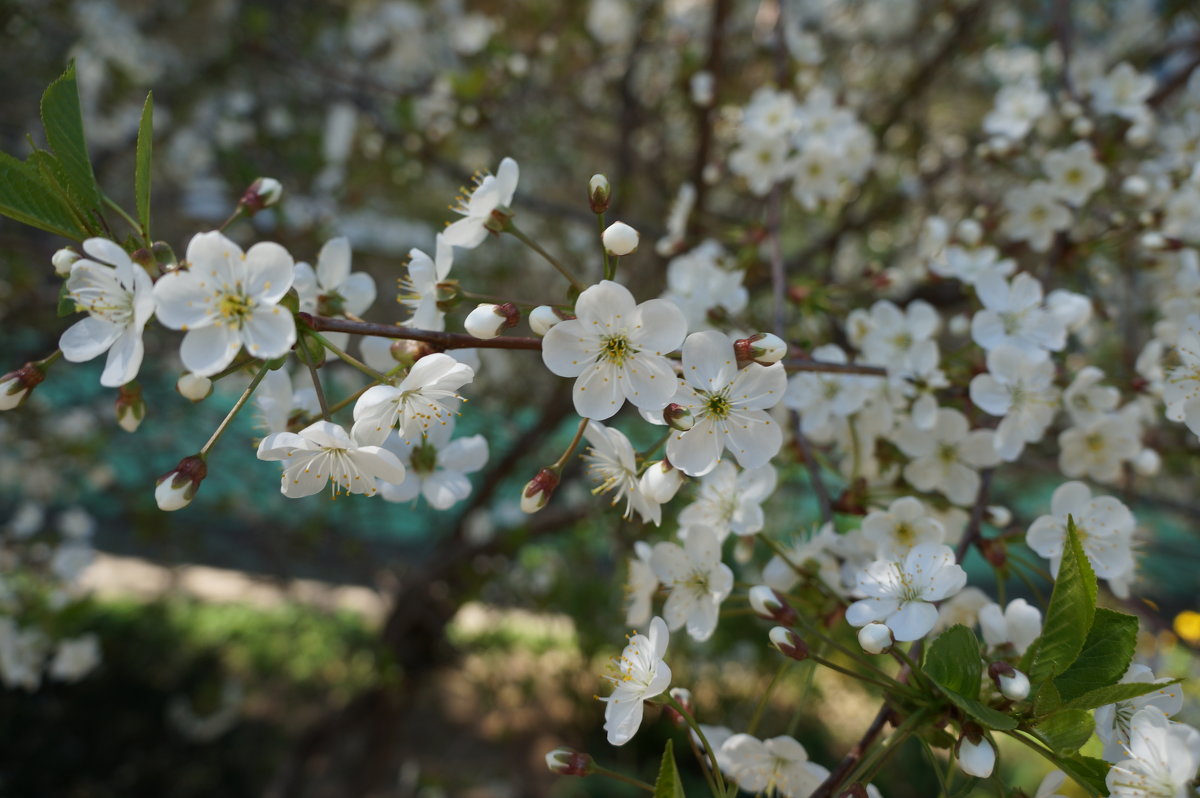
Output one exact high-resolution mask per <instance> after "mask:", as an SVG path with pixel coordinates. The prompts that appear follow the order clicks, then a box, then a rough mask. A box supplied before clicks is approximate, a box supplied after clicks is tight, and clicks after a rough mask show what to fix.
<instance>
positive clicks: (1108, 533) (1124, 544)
mask: <svg viewBox="0 0 1200 798" xmlns="http://www.w3.org/2000/svg"><path fill="white" fill-rule="evenodd" d="M1068 515H1069V516H1071V518H1072V519H1073V520H1074V522H1075V531H1076V532H1077V533H1078V535H1079V542H1080V545H1082V547H1083V553H1084V554H1085V555H1087V558H1088V561H1089V562H1091V564H1092V569H1093V570H1094V571H1095V572H1096V576H1098V577H1100V578H1101V579H1108V578H1109V577H1120V576H1122V575H1123V574H1125V573H1127V572H1129V571H1131V570H1132V569H1133V565H1134V563H1133V551H1132V542H1133V529H1134V518H1133V513H1131V512H1129V508H1128V507H1126V506H1125V505H1124V504H1122V503H1121V501H1120V499H1116V498H1114V497H1112V496H1096V497H1093V496H1092V491H1091V489H1090V488H1089V487H1088V486H1087V485H1085V484H1084V483H1082V482H1064V483H1063V484H1061V485H1059V486H1058V488H1056V489H1055V491H1054V495H1053V496H1051V497H1050V514H1049V515H1043V516H1040V517H1038V518H1037V519H1036V520H1035V521H1034V522H1033V523H1032V524H1031V525H1030V526H1029V530H1028V531H1027V532H1026V533H1025V542H1026V543H1027V544H1028V545H1029V548H1031V549H1033V550H1034V551H1036V552H1037V553H1038V554H1039V555H1040V556H1042V557H1045V558H1046V559H1048V560H1049V561H1050V572H1051V573H1052V574H1054V575H1055V576H1057V575H1058V566H1059V564H1060V563H1061V562H1062V555H1063V546H1064V545H1065V541H1066V538H1067V516H1068Z"/></svg>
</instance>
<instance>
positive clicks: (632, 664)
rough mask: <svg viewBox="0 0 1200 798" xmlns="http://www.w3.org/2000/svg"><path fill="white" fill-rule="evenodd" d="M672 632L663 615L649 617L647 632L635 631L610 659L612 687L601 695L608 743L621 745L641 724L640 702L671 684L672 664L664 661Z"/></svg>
mask: <svg viewBox="0 0 1200 798" xmlns="http://www.w3.org/2000/svg"><path fill="white" fill-rule="evenodd" d="M670 639H671V633H670V632H669V631H667V625H666V623H664V622H663V619H662V618H658V617H655V618H653V619H652V620H651V621H650V634H649V635H642V634H637V633H634V635H633V636H632V637H630V638H629V644H628V645H627V646H625V650H624V651H622V652H621V655H620V656H619V657H616V658H615V659H614V660H613V663H612V666H611V669H612V671H613V675H611V676H605V677H604V678H606V679H608V680H609V681H610V682H612V683H613V691H612V693H610V694H609V695H607V696H604V697H603V698H601V699H600V700H601V701H604V702H606V703H607V706H605V708H604V730H605V731H606V732H607V733H608V742H609V744H610V745H624V744H625V743H627V742H629V741H630V740H632V739H633V735H634V734H636V733H637V730H638V728H639V727H640V726H641V725H642V702H643V701H645V700H646V699H648V698H654V697H655V696H656V695H660V694H662V693H663V692H664V691H666V689H667V688H668V687H669V686H670V685H671V668H670V667H669V666H668V665H667V663H666V662H664V661H663V655H665V654H666V653H667V644H668V643H669V642H670Z"/></svg>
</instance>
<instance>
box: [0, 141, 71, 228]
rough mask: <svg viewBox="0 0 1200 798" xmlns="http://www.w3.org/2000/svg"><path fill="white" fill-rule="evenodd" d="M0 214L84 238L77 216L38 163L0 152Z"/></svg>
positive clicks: (37, 226) (21, 221) (31, 224)
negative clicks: (57, 192) (43, 176)
mask: <svg viewBox="0 0 1200 798" xmlns="http://www.w3.org/2000/svg"><path fill="white" fill-rule="evenodd" d="M0 214H2V215H4V216H7V217H9V218H10V219H13V220H15V221H18V222H20V223H21V224H27V225H29V226H30V227H36V228H38V229H39V230H45V231H46V232H47V233H53V234H54V235H58V236H62V237H63V238H70V239H73V240H75V241H82V240H83V239H85V238H87V231H85V230H84V229H83V228H82V227H81V226H80V224H79V222H78V220H76V218H75V217H74V215H72V213H71V211H70V209H69V208H68V207H67V205H66V204H65V203H64V202H63V201H62V200H61V199H60V198H59V197H58V195H57V194H56V192H55V190H54V189H52V188H51V187H50V186H48V185H46V182H45V181H44V180H43V179H42V176H41V174H39V173H38V170H37V168H36V167H34V166H32V165H30V164H27V163H24V162H22V161H18V160H17V159H16V158H14V157H12V156H11V155H7V154H5V153H2V152H0Z"/></svg>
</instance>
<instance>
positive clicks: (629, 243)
mask: <svg viewBox="0 0 1200 798" xmlns="http://www.w3.org/2000/svg"><path fill="white" fill-rule="evenodd" d="M600 240H601V241H602V242H603V243H604V249H605V251H607V252H608V254H609V255H616V256H617V257H621V256H622V255H628V254H630V253H631V252H636V251H637V248H638V231H637V230H634V229H633V228H632V227H630V226H629V225H627V224H625V223H624V222H613V223H612V224H610V225H609V226H608V229H607V230H605V231H604V232H603V233H601V234H600Z"/></svg>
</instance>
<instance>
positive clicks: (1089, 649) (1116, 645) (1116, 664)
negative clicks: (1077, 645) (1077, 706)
mask: <svg viewBox="0 0 1200 798" xmlns="http://www.w3.org/2000/svg"><path fill="white" fill-rule="evenodd" d="M1137 631H1138V620H1137V618H1135V617H1134V616H1132V615H1126V614H1125V613H1122V612H1116V611H1114V610H1109V609H1104V608H1100V609H1097V610H1096V616H1095V618H1094V619H1093V620H1092V628H1091V629H1090V630H1089V631H1088V636H1087V639H1086V640H1084V643H1083V649H1082V650H1081V651H1080V652H1079V656H1078V657H1076V659H1075V661H1074V662H1073V663H1071V667H1069V668H1067V669H1066V670H1065V671H1063V673H1062V675H1060V676H1059V677H1058V678H1056V679H1055V680H1054V684H1055V686H1057V687H1058V692H1059V695H1061V696H1062V699H1063V701H1068V702H1069V701H1070V700H1071V699H1072V698H1076V697H1078V696H1081V695H1083V694H1084V693H1087V692H1090V691H1092V690H1098V689H1100V688H1101V687H1108V686H1109V685H1114V684H1116V683H1117V682H1119V681H1120V680H1121V677H1122V676H1124V675H1125V671H1126V670H1127V669H1128V668H1129V663H1130V661H1131V660H1132V659H1133V649H1134V647H1135V646H1136V645H1137Z"/></svg>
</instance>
